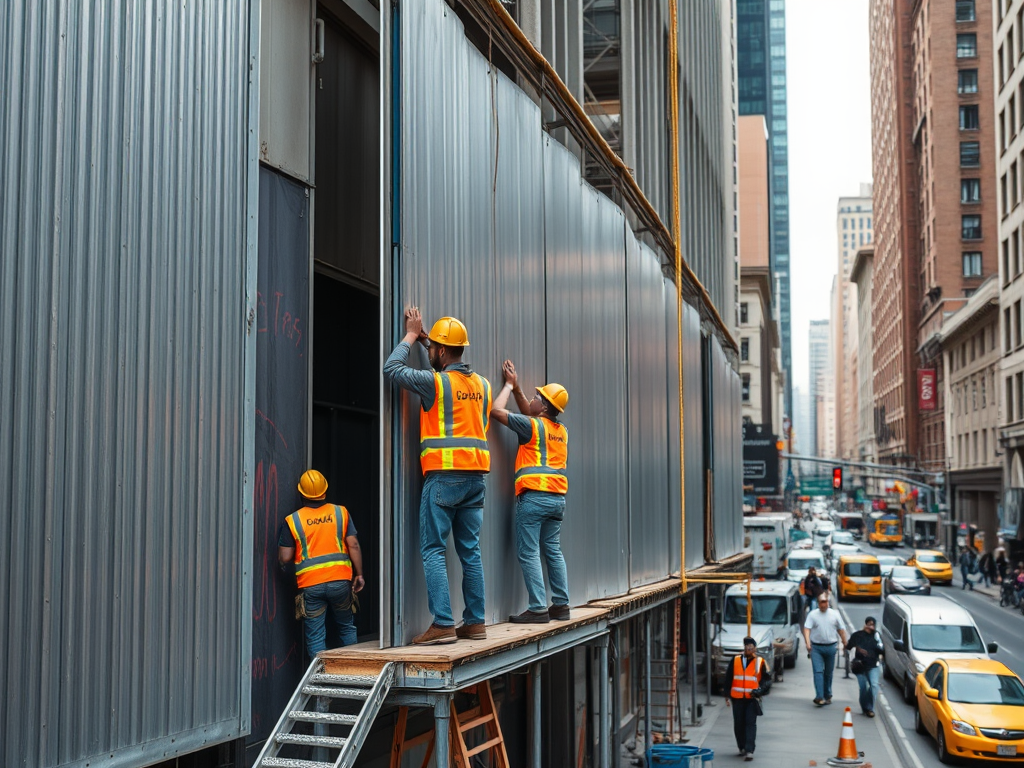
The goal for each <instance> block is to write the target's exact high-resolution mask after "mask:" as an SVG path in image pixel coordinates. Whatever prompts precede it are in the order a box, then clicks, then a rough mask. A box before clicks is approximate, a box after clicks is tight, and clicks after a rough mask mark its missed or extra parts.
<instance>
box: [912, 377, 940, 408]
mask: <svg viewBox="0 0 1024 768" xmlns="http://www.w3.org/2000/svg"><path fill="white" fill-rule="evenodd" d="M935 386H936V385H935V369H934V368H921V369H919V370H918V372H917V407H918V410H921V411H934V410H935V409H936V408H937V407H938V401H939V396H938V393H937V392H936V391H935Z"/></svg>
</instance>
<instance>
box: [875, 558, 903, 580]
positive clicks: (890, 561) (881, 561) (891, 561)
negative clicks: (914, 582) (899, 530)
mask: <svg viewBox="0 0 1024 768" xmlns="http://www.w3.org/2000/svg"><path fill="white" fill-rule="evenodd" d="M906 564H907V561H906V560H905V559H904V558H902V557H899V556H898V555H878V565H879V567H881V569H882V576H886V575H887V574H888V573H889V571H891V570H892V569H893V568H894V567H896V566H897V565H906Z"/></svg>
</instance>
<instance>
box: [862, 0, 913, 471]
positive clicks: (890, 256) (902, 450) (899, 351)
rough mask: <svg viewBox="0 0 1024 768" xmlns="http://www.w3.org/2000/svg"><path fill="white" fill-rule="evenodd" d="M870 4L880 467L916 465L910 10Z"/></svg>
mask: <svg viewBox="0 0 1024 768" xmlns="http://www.w3.org/2000/svg"><path fill="white" fill-rule="evenodd" d="M910 5H911V4H910V2H909V1H908V0H871V3H870V7H869V8H870V10H869V16H870V39H871V166H872V178H873V191H872V210H873V214H872V217H873V224H874V241H875V259H874V269H873V282H872V289H871V293H872V297H871V298H872V302H873V304H872V317H873V322H874V345H873V350H874V354H873V356H872V367H873V372H872V376H873V390H874V392H873V396H874V410H875V442H876V444H877V446H878V458H879V462H882V463H891V464H897V465H905V464H907V463H911V464H913V463H916V461H917V452H918V434H917V428H918V419H917V401H916V391H915V386H914V381H915V379H914V375H915V371H916V367H917V366H916V362H915V361H916V349H917V316H918V310H917V306H918V293H919V291H918V286H919V282H920V275H919V272H918V262H919V254H920V243H919V242H918V235H917V232H918V227H917V220H918V209H917V183H916V180H915V179H913V178H912V177H911V173H910V171H909V170H908V169H910V168H912V167H913V157H914V150H913V144H912V141H911V136H912V133H913V130H914V126H913V125H912V118H911V115H910V110H909V108H908V105H909V104H910V101H911V94H910V84H911V81H912V65H911V64H912V62H911V57H910V55H909V51H910V46H911V30H912V19H911V7H910Z"/></svg>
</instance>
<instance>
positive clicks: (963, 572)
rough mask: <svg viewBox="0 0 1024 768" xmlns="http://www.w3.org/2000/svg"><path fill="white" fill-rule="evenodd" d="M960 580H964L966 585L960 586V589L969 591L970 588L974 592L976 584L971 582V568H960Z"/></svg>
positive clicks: (963, 566)
mask: <svg viewBox="0 0 1024 768" xmlns="http://www.w3.org/2000/svg"><path fill="white" fill-rule="evenodd" d="M960 578H962V579H963V580H964V583H963V584H961V585H960V589H967V588H968V587H970V588H971V590H972V591H973V590H974V582H973V581H971V569H970V567H969V566H966V565H961V566H960Z"/></svg>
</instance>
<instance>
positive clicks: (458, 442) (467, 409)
mask: <svg viewBox="0 0 1024 768" xmlns="http://www.w3.org/2000/svg"><path fill="white" fill-rule="evenodd" d="M490 418H491V385H490V382H488V381H487V379H485V378H484V377H483V376H480V375H479V374H476V373H469V374H466V373H461V372H459V371H444V372H443V373H436V372H435V373H434V404H433V405H432V406H430V410H429V411H424V412H423V413H421V414H420V467H421V468H422V469H423V474H424V475H425V474H427V472H435V471H438V470H441V471H462V472H490V471H491V452H490V451H489V450H488V448H487V427H488V426H489V422H490Z"/></svg>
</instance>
